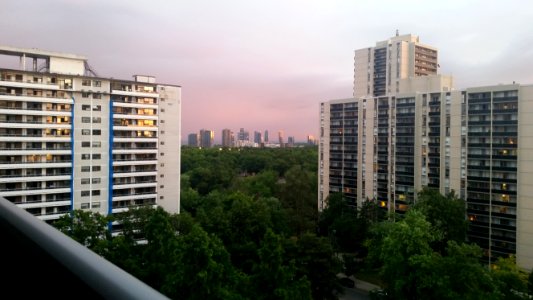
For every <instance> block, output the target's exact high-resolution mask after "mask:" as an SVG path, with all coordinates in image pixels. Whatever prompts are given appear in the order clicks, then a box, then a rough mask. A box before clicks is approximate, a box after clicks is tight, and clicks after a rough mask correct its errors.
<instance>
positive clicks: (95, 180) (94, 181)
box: [92, 178, 101, 184]
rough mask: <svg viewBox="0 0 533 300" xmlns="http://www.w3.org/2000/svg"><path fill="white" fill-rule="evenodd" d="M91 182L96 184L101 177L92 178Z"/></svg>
mask: <svg viewBox="0 0 533 300" xmlns="http://www.w3.org/2000/svg"><path fill="white" fill-rule="evenodd" d="M92 181H93V184H98V183H100V182H101V179H100V178H93V180H92Z"/></svg>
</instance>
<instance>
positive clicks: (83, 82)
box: [81, 79, 91, 86]
mask: <svg viewBox="0 0 533 300" xmlns="http://www.w3.org/2000/svg"><path fill="white" fill-rule="evenodd" d="M81 85H83V86H91V81H90V80H89V79H83V80H82V81H81Z"/></svg>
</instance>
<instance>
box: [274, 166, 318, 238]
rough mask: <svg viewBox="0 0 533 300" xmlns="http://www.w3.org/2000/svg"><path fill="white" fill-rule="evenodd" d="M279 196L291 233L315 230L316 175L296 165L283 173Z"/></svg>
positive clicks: (299, 233)
mask: <svg viewBox="0 0 533 300" xmlns="http://www.w3.org/2000/svg"><path fill="white" fill-rule="evenodd" d="M280 191H281V192H280V195H279V198H280V200H281V203H282V205H283V207H284V208H285V209H286V210H287V214H288V216H289V224H290V227H291V229H292V233H293V234H295V235H298V236H299V235H301V234H303V233H305V232H316V226H317V218H318V210H317V209H318V206H317V194H316V176H315V175H313V174H312V173H311V172H309V171H306V170H304V169H302V167H301V166H299V165H296V166H293V167H291V168H290V169H289V170H288V171H287V173H286V174H285V183H283V184H282V185H281V187H280Z"/></svg>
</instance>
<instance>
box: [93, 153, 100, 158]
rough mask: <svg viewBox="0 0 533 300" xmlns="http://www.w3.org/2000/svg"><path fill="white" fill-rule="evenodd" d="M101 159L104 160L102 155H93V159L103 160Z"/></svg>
mask: <svg viewBox="0 0 533 300" xmlns="http://www.w3.org/2000/svg"><path fill="white" fill-rule="evenodd" d="M101 158H102V155H101V154H93V159H101Z"/></svg>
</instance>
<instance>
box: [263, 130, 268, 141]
mask: <svg viewBox="0 0 533 300" xmlns="http://www.w3.org/2000/svg"><path fill="white" fill-rule="evenodd" d="M264 140H265V143H268V130H265V136H264Z"/></svg>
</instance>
